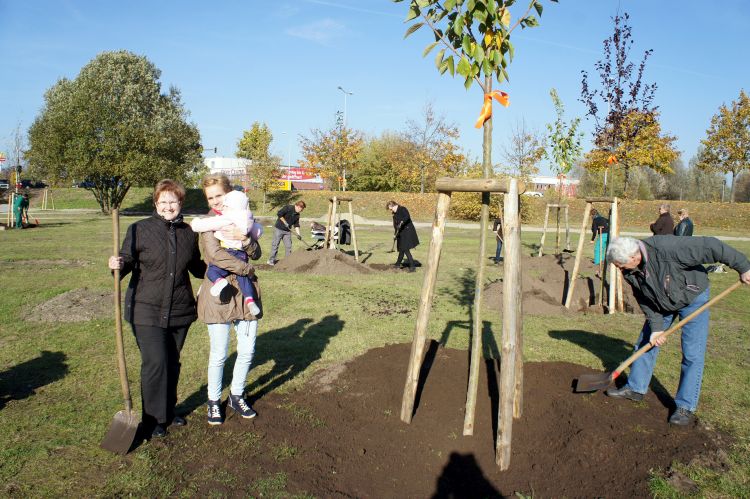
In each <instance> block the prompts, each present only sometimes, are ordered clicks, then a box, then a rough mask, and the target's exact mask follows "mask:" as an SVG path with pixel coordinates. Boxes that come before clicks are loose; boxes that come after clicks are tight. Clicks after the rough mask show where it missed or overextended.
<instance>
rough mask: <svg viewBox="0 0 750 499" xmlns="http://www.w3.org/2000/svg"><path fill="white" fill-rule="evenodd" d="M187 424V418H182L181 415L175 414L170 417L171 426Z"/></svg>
mask: <svg viewBox="0 0 750 499" xmlns="http://www.w3.org/2000/svg"><path fill="white" fill-rule="evenodd" d="M185 425H187V420H186V419H185V418H183V417H182V416H175V417H174V419H172V426H185Z"/></svg>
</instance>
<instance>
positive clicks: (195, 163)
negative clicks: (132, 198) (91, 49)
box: [26, 51, 201, 213]
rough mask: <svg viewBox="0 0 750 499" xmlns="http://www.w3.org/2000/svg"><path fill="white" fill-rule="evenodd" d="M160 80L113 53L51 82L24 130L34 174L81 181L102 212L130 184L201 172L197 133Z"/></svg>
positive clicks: (142, 64) (128, 56) (139, 61)
mask: <svg viewBox="0 0 750 499" xmlns="http://www.w3.org/2000/svg"><path fill="white" fill-rule="evenodd" d="M160 75H161V72H160V71H159V69H157V68H156V66H154V64H153V63H151V62H150V61H149V60H148V59H146V58H145V57H143V56H138V55H135V54H133V53H131V52H127V51H116V52H103V53H101V54H99V55H97V56H96V57H95V58H94V59H93V60H92V61H91V62H89V63H88V64H86V66H84V67H83V68H82V69H81V71H80V73H79V74H78V76H77V77H76V78H75V79H73V80H68V79H66V78H63V79H61V80H59V81H58V82H57V83H56V84H55V85H53V86H52V87H51V88H50V89H49V90H47V92H46V93H45V96H44V100H45V103H44V107H43V108H42V110H41V112H40V113H39V115H38V116H37V117H36V119H35V120H34V123H33V124H32V125H31V127H30V129H29V144H30V148H29V150H28V151H27V153H26V157H27V158H28V160H29V163H30V165H31V167H32V168H33V171H34V173H35V174H36V175H39V176H42V177H47V178H63V179H67V180H68V181H73V180H84V179H85V180H88V181H89V182H91V183H93V187H91V188H90V190H91V191H92V192H93V193H94V196H95V197H96V200H97V202H98V203H99V205H100V206H101V208H102V211H104V212H105V213H106V212H109V210H110V209H112V208H117V207H119V205H120V203H121V201H122V199H123V198H124V197H125V194H127V192H128V190H129V189H130V187H131V186H133V185H135V186H151V185H154V184H155V183H156V182H158V181H159V180H161V179H163V178H173V179H175V180H179V181H185V180H188V179H190V178H191V174H193V173H194V172H196V171H198V170H199V169H200V165H201V145H200V134H199V132H198V129H197V127H196V126H195V125H194V124H192V123H188V122H187V114H188V113H187V111H186V110H185V109H184V107H183V105H182V102H181V100H180V93H179V91H178V90H177V89H176V88H175V87H171V88H170V89H169V92H167V93H162V92H161V84H160V82H159V77H160Z"/></svg>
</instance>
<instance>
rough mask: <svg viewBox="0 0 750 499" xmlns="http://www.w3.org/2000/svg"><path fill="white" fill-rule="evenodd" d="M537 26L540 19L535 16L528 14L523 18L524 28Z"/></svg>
mask: <svg viewBox="0 0 750 499" xmlns="http://www.w3.org/2000/svg"><path fill="white" fill-rule="evenodd" d="M535 26H539V21H537V20H536V17H534V16H528V17H525V18H523V19H522V20H521V27H522V28H533V27H535Z"/></svg>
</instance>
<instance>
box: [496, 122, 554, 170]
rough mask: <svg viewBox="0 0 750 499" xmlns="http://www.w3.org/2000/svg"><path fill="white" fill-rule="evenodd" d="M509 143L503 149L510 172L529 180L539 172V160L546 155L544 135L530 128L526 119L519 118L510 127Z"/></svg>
mask: <svg viewBox="0 0 750 499" xmlns="http://www.w3.org/2000/svg"><path fill="white" fill-rule="evenodd" d="M508 140H509V143H508V144H507V145H505V146H504V147H503V149H502V158H503V160H504V161H505V163H506V165H507V168H508V169H509V170H510V171H509V172H508V173H510V174H512V175H515V176H517V177H519V178H521V179H522V180H524V181H528V180H529V179H530V178H531V177H532V176H534V175H536V174H537V173H539V167H538V166H537V165H538V164H539V162H540V161H541V160H542V157H544V137H543V136H542V134H540V133H539V132H538V131H537V130H534V129H532V128H528V127H527V126H526V120H525V119H523V118H522V119H519V120H518V121H516V123H515V124H514V125H511V128H510V137H509V139H508Z"/></svg>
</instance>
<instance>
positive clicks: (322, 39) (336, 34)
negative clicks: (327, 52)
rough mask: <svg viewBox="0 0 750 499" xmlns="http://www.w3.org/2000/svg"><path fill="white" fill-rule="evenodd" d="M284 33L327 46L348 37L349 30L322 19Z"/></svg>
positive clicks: (329, 20) (336, 23)
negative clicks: (338, 39) (345, 36)
mask: <svg viewBox="0 0 750 499" xmlns="http://www.w3.org/2000/svg"><path fill="white" fill-rule="evenodd" d="M284 32H285V33H286V34H287V35H289V36H294V37H296V38H302V39H304V40H309V41H311V42H315V43H320V44H321V45H327V44H328V43H329V42H330V41H331V40H333V39H335V38H340V37H342V36H344V35H346V34H347V33H348V30H347V28H346V26H344V25H343V24H341V23H339V22H337V21H334V20H333V19H321V20H320V21H315V22H311V23H308V24H305V25H302V26H296V27H291V28H287V29H286V30H285V31H284Z"/></svg>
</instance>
